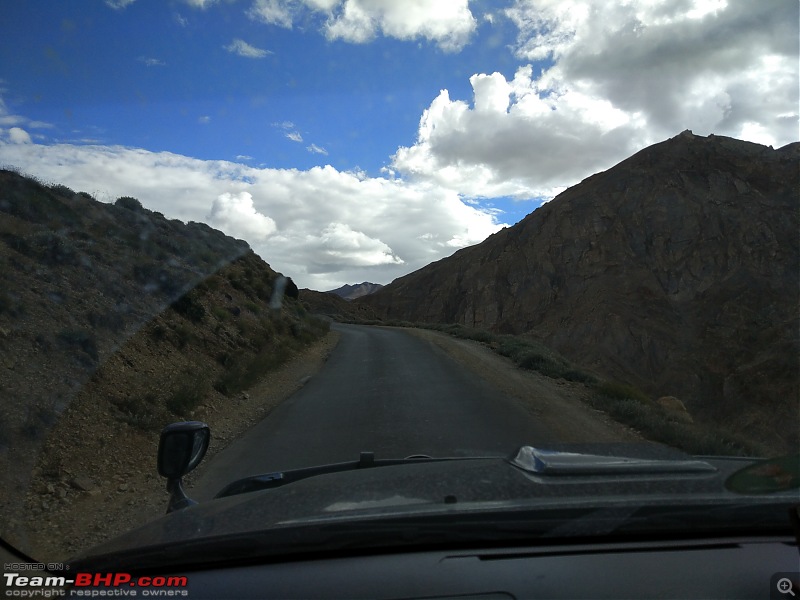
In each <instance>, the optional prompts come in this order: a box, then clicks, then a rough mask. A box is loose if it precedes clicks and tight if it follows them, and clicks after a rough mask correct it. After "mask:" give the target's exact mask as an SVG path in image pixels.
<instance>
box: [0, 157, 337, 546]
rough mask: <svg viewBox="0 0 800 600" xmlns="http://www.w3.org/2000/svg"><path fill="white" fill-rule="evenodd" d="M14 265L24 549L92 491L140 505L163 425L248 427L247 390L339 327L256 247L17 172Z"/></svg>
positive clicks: (11, 411)
mask: <svg viewBox="0 0 800 600" xmlns="http://www.w3.org/2000/svg"><path fill="white" fill-rule="evenodd" d="M0 262H1V263H2V268H0V279H2V281H1V282H0V370H1V371H0V372H1V373H2V374H1V375H0V473H2V477H3V479H2V484H0V536H2V538H3V539H5V540H7V541H10V542H12V543H16V544H17V545H18V547H19V548H21V549H22V550H26V549H29V548H30V544H31V543H32V539H33V538H32V537H31V536H33V537H36V535H35V532H37V531H38V532H39V535H40V536H41V535H46V534H47V533H48V532H49V534H50V535H51V536H53V537H54V538H56V539H57V538H59V537H61V536H62V535H63V531H64V527H66V526H67V525H66V521H62V522H60V521H59V519H57V518H52V517H53V515H58V514H61V513H62V512H63V510H64V507H65V506H66V505H67V504H69V503H70V502H71V500H72V499H74V497H75V496H77V495H83V496H84V497H86V498H88V497H92V496H94V495H97V496H98V497H99V498H102V499H104V502H111V509H109V510H110V511H111V512H110V514H114V511H113V509H114V508H118V504H119V502H122V501H123V500H125V501H126V502H127V501H129V500H130V501H133V502H134V503H135V501H136V499H135V498H133V497H131V498H128V497H127V496H125V494H126V493H127V492H130V491H133V490H134V489H135V487H136V484H135V483H133V482H134V480H135V479H136V478H137V477H138V476H139V475H140V472H141V471H142V470H146V471H147V473H148V475H149V476H151V477H152V476H153V473H151V470H152V465H153V463H152V461H153V456H154V454H153V453H154V452H155V448H154V443H155V441H156V440H157V437H158V431H160V429H161V428H162V427H163V426H164V425H166V424H167V423H170V422H173V421H177V420H182V419H186V418H203V419H209V420H210V421H213V420H215V419H217V420H219V419H221V415H227V417H225V418H226V419H232V417H231V412H233V413H235V414H237V415H238V414H239V413H242V415H243V416H242V419H244V421H242V423H246V422H247V419H250V418H252V414H250V413H248V412H247V411H244V412H243V410H242V409H243V407H244V406H245V405H246V404H247V402H249V397H248V394H249V392H248V391H247V390H249V389H250V388H251V387H252V386H254V385H256V384H257V383H258V382H259V381H261V379H262V378H263V377H264V374H265V373H268V372H270V371H273V370H275V369H277V368H278V367H279V366H280V365H282V364H285V363H286V362H287V361H291V359H292V358H293V357H294V356H296V355H298V354H299V353H303V352H305V351H306V350H305V349H306V348H307V347H308V346H309V345H310V344H313V343H315V341H316V340H319V339H320V338H322V337H324V336H325V334H326V333H327V331H328V325H327V323H326V322H324V321H321V320H319V319H317V318H314V317H311V316H310V315H309V314H308V313H307V311H306V309H305V307H304V306H303V305H302V304H301V303H300V302H299V300H298V298H297V296H298V290H297V288H296V286H294V284H293V283H292V282H291V280H290V279H287V278H284V277H283V276H282V275H280V274H279V273H276V272H275V271H273V270H272V269H271V268H270V267H269V265H268V264H266V263H265V262H264V261H263V260H262V259H261V258H259V257H258V256H256V255H255V254H254V253H253V252H252V251H251V250H250V249H249V247H248V245H247V244H246V243H245V242H243V241H241V240H235V239H233V238H230V237H227V236H225V235H224V234H222V233H221V232H219V231H216V230H214V229H211V228H210V227H208V226H206V225H203V224H199V223H189V224H185V223H182V222H180V221H176V220H168V219H166V218H164V217H163V215H161V214H159V213H155V212H152V211H149V210H147V209H145V208H144V207H143V206H142V204H141V203H140V202H139V201H138V200H136V199H133V198H127V197H124V198H120V199H118V200H117V201H116V202H115V203H114V204H104V203H100V202H96V201H95V200H93V199H92V198H91V197H90V196H89V195H88V194H83V193H77V194H76V193H75V192H73V191H72V190H69V189H67V188H65V187H63V186H59V185H43V184H41V183H39V182H37V181H35V180H32V179H30V178H26V177H22V176H20V175H19V174H17V173H14V172H11V171H0ZM281 290H283V293H281ZM262 400H263V398H262ZM264 406H266V405H265V404H263V403H261V404H258V403H257V405H256V406H255V407H254V408H253V410H256V411H258V410H260V408H264ZM253 414H255V413H253ZM248 415H249V416H248ZM233 421H236V419H233ZM242 423H239V424H238V425H235V426H234V425H231V426H230V427H228V426H223V428H222V437H223V438H224V437H225V435H230V433H227V434H226V433H225V432H226V430H227V429H228V428H229V429H231V431H232V432H235V430H236V427H241V426H243V425H242ZM218 433H219V431H218ZM159 485H160V483H159ZM120 514H122V513H120ZM37 523H39V524H41V523H46V524H48V526H52V527H54V528H53V529H49V530H48V529H46V530H44V531H43V530H41V528H39V529H37ZM74 529H75V527H74V526H73V530H74ZM94 533H98V532H94ZM101 533H106V534H107V531H105V530H103V532H101ZM70 535H71V536H72V537H73V539H76V538H75V537H74V536H75V531H72V532H71V534H70ZM41 541H42V539H41V537H40V538H39V542H38V543H41Z"/></svg>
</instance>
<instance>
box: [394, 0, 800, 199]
mask: <svg viewBox="0 0 800 600" xmlns="http://www.w3.org/2000/svg"><path fill="white" fill-rule="evenodd" d="M506 15H507V17H508V18H510V19H511V20H512V22H513V23H514V24H516V26H517V27H518V29H519V37H518V40H517V45H516V48H515V52H516V54H517V56H518V57H519V58H520V59H522V60H523V61H530V63H531V64H528V65H525V66H522V67H521V68H519V69H518V70H517V72H516V73H515V75H514V76H513V78H511V79H510V80H509V79H507V78H506V77H505V76H504V75H502V74H500V73H492V74H477V75H474V76H473V77H472V78H471V79H470V83H471V84H472V89H473V98H472V102H471V103H469V102H467V101H464V100H459V99H451V98H450V95H449V92H448V91H447V90H442V91H441V93H440V94H439V96H438V97H437V98H436V99H434V101H433V102H432V103H431V105H430V106H429V107H428V109H427V110H425V112H424V113H423V115H422V118H421V119H420V124H419V131H418V134H417V141H416V143H415V144H414V145H412V146H410V147H401V148H399V149H398V151H397V153H396V154H395V156H394V157H393V163H392V168H393V169H396V170H398V171H400V172H403V173H405V174H407V175H409V176H412V177H415V178H416V179H420V180H428V181H433V182H436V183H437V184H439V185H443V186H447V187H449V188H451V189H454V190H458V191H459V192H461V193H464V194H468V195H472V196H500V195H507V196H518V197H537V196H539V197H549V196H552V195H553V194H554V193H556V192H557V191H559V190H561V189H563V188H564V187H565V186H569V185H573V184H574V183H577V182H578V181H580V180H581V179H583V178H584V177H586V176H588V175H590V174H592V173H594V172H596V171H599V170H603V169H606V168H608V167H610V166H612V165H613V164H615V163H616V162H618V161H620V160H622V159H624V158H625V157H626V156H628V155H630V154H631V153H632V152H634V151H636V150H638V149H640V148H642V147H644V146H646V145H648V144H651V143H654V142H656V141H660V140H662V139H664V138H667V137H671V136H673V135H675V134H677V133H679V132H680V131H682V130H684V129H692V130H693V131H694V132H695V133H697V134H701V135H708V134H709V133H715V134H719V135H729V136H732V137H737V138H742V139H747V140H751V141H756V142H759V143H765V144H771V145H773V146H780V145H784V144H786V143H789V142H791V141H795V140H796V139H797V131H798V129H797V127H798V88H799V87H800V84H799V83H798V66H797V65H798V48H797V37H798V25H797V22H798V6H797V3H796V2H793V1H790V0H787V1H785V2H776V3H769V4H764V3H753V2H748V1H746V0H729V1H727V2H726V1H724V0H685V1H683V2H667V3H663V2H662V3H659V2H648V1H644V0H642V1H631V2H626V3H617V2H604V1H593V0H517V1H516V2H515V4H514V6H513V7H512V8H510V9H508V10H507V11H506ZM534 64H535V65H536V68H535V69H534V67H533V65H534Z"/></svg>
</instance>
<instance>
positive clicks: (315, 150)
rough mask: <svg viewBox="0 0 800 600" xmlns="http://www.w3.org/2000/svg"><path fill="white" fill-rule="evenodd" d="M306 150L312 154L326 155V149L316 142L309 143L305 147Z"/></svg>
mask: <svg viewBox="0 0 800 600" xmlns="http://www.w3.org/2000/svg"><path fill="white" fill-rule="evenodd" d="M306 150H308V151H309V152H311V153H312V154H324V155H325V156H328V151H327V150H325V148H322V147H321V146H317V145H316V144H311V145H310V146H308V147H307V148H306Z"/></svg>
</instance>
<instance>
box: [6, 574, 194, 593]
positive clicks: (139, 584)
mask: <svg viewBox="0 0 800 600" xmlns="http://www.w3.org/2000/svg"><path fill="white" fill-rule="evenodd" d="M3 579H4V581H3V583H5V586H4V587H5V589H6V592H5V595H6V597H9V598H53V597H62V598H103V597H126V596H127V597H138V598H174V597H188V596H189V592H188V591H187V590H186V589H185V588H186V585H187V579H186V577H183V576H161V575H159V576H155V577H148V576H141V577H134V576H132V575H131V574H130V573H75V574H74V575H72V576H70V577H67V576H63V575H31V574H20V573H3Z"/></svg>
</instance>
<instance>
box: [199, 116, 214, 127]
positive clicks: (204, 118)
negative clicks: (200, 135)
mask: <svg viewBox="0 0 800 600" xmlns="http://www.w3.org/2000/svg"><path fill="white" fill-rule="evenodd" d="M197 122H198V123H200V124H201V125H206V124H208V123H211V117H209V116H208V115H203V116H201V117H198V118H197Z"/></svg>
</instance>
